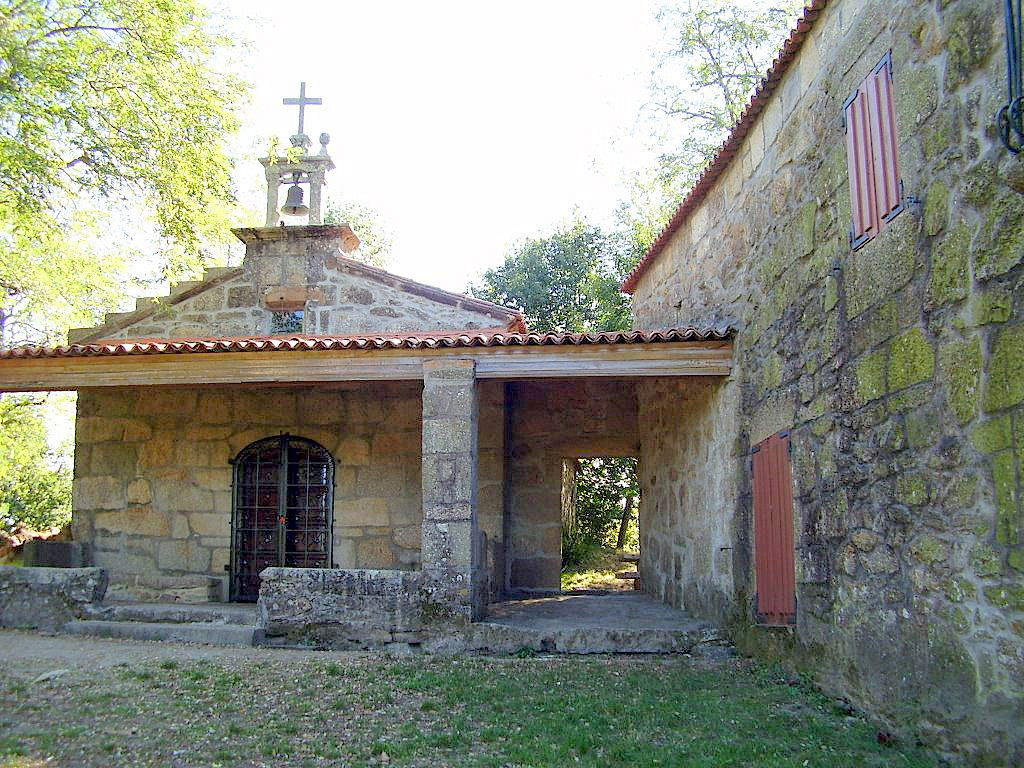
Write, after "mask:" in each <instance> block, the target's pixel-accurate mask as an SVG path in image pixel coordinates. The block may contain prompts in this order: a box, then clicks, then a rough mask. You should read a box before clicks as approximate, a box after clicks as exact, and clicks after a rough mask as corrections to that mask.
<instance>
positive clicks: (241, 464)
mask: <svg viewBox="0 0 1024 768" xmlns="http://www.w3.org/2000/svg"><path fill="white" fill-rule="evenodd" d="M333 496H334V460H333V459H332V458H331V454H330V453H329V452H328V451H327V449H326V448H324V447H323V446H322V445H319V444H318V443H315V442H313V441H312V440H307V439H306V438H302V437H292V436H291V435H280V436H278V437H268V438H266V439H264V440H259V441H257V442H255V443H252V444H251V445H249V446H248V447H246V448H244V449H242V451H241V452H240V453H239V454H238V456H237V457H235V460H234V483H233V493H232V499H233V501H232V514H231V599H232V600H239V601H253V600H255V599H256V598H257V597H258V596H259V590H260V572H261V571H262V570H263V569H264V568H269V567H271V566H278V565H283V566H287V567H290V568H329V567H330V566H331V539H332V536H331V510H332V507H333Z"/></svg>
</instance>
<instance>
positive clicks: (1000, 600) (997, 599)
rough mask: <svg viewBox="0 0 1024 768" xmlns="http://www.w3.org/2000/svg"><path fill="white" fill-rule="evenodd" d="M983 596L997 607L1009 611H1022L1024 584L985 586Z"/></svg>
mask: <svg viewBox="0 0 1024 768" xmlns="http://www.w3.org/2000/svg"><path fill="white" fill-rule="evenodd" d="M985 597H986V598H988V601H989V602H990V603H992V605H995V606H997V607H999V608H1009V609H1010V610H1011V611H1024V584H1004V585H1002V586H998V587H986V589H985Z"/></svg>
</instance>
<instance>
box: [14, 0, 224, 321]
mask: <svg viewBox="0 0 1024 768" xmlns="http://www.w3.org/2000/svg"><path fill="white" fill-rule="evenodd" d="M228 44H229V41H228V40H227V39H226V38H224V37H222V36H220V35H218V34H215V33H214V32H212V31H211V25H210V19H209V17H208V16H207V13H206V10H205V9H204V7H203V6H202V5H201V4H200V2H199V0H8V2H7V3H5V4H4V5H3V7H2V8H0V62H2V63H0V289H2V290H0V318H2V320H0V326H3V327H6V329H8V330H10V326H11V324H12V323H18V322H22V323H23V325H24V327H23V328H22V329H21V331H19V332H18V333H17V334H16V336H29V335H31V334H30V333H29V332H30V331H31V330H32V329H33V326H40V325H49V326H52V327H49V328H45V329H38V330H43V331H45V332H44V333H43V334H42V335H43V336H50V335H51V332H52V330H53V328H56V327H59V325H60V323H59V322H57V321H56V320H55V319H52V318H51V319H50V320H48V321H46V322H41V321H40V320H39V318H38V315H40V314H45V313H46V310H45V308H49V307H51V306H56V307H59V308H61V311H63V309H64V308H65V305H78V306H79V307H81V308H84V309H86V310H88V309H92V308H95V305H96V304H97V303H101V304H104V305H106V306H107V307H109V304H108V300H109V298H110V292H111V290H112V289H113V288H114V287H115V286H117V285H118V284H119V283H120V282H121V279H122V276H121V275H120V272H119V270H117V269H115V267H117V266H118V264H117V263H116V259H110V260H108V259H105V258H104V257H103V255H102V254H95V253H93V254H83V253H80V252H77V251H76V248H77V242H78V241H77V239H76V238H73V237H71V236H69V235H70V233H73V232H74V231H75V230H77V232H78V234H81V232H82V231H83V228H84V227H85V223H84V222H83V221H82V220H81V219H80V215H81V212H82V210H83V206H84V208H85V209H89V208H90V207H91V208H93V209H95V208H96V205H97V203H102V204H105V205H106V206H108V207H116V206H118V205H124V204H125V202H126V201H131V202H134V201H135V200H137V199H141V200H142V201H144V202H145V203H146V204H148V205H149V206H150V207H151V209H152V212H153V218H154V221H155V224H156V229H157V233H158V234H159V235H160V237H161V238H162V244H163V246H164V248H163V253H162V256H163V260H164V264H165V268H164V272H165V276H166V277H169V278H177V277H180V276H182V275H185V274H190V273H195V272H196V271H198V269H199V268H200V267H201V266H202V265H203V261H204V257H203V252H202V246H203V243H204V242H207V241H208V240H209V239H216V238H217V237H221V236H223V233H224V231H225V229H224V227H223V226H222V224H223V223H224V222H225V221H226V216H227V213H228V212H229V211H230V209H231V208H232V206H233V205H234V199H233V195H232V192H231V179H230V165H229V162H228V155H227V141H228V138H229V136H230V134H231V133H232V132H233V131H234V130H235V128H236V126H237V118H236V116H235V112H236V108H237V107H238V106H239V105H240V100H241V98H242V96H243V92H244V88H243V86H242V84H241V83H240V81H239V80H238V79H237V78H235V77H233V76H231V75H229V74H227V73H226V72H225V71H223V70H224V67H223V65H222V63H223V62H224V60H225V52H226V50H227V48H228ZM99 226H100V227H102V226H105V224H104V223H103V222H100V223H99ZM93 231H94V232H95V231H96V230H95V229H94V230H93ZM89 259H93V265H94V266H93V268H89V264H88V261H89ZM54 286H60V290H59V291H55V290H54ZM15 311H17V313H18V315H17V316H15ZM58 314H60V313H58ZM60 330H61V331H62V330H64V329H60ZM39 340H42V339H39Z"/></svg>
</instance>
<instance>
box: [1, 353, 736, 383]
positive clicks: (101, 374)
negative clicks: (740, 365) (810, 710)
mask: <svg viewBox="0 0 1024 768" xmlns="http://www.w3.org/2000/svg"><path fill="white" fill-rule="evenodd" d="M439 357H452V358H459V359H471V360H475V361H476V374H477V378H480V379H538V378H583V377H586V378H593V377H613V378H625V377H631V376H728V375H729V373H730V372H731V370H732V344H731V343H730V342H724V341H702V342H680V343H660V344H606V345H596V344H595V345H580V346H576V345H561V346H547V347H457V348H446V349H394V350H391V349H388V350H327V351H273V352H269V351H268V352H204V353H182V354H155V355H110V356H96V357H47V358H27V359H13V360H0V392H19V391H43V390H77V389H82V388H88V387H136V386H148V385H200V384H283V383H314V382H344V381H393V380H404V381H409V380H417V379H422V378H423V370H422V369H423V361H424V360H429V359H437V358H439Z"/></svg>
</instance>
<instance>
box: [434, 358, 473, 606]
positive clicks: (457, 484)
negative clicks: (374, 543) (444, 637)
mask: <svg viewBox="0 0 1024 768" xmlns="http://www.w3.org/2000/svg"><path fill="white" fill-rule="evenodd" d="M475 369H476V365H475V363H474V362H473V361H472V360H446V359H442V360H430V361H427V362H425V363H424V364H423V458H422V461H423V551H422V557H423V570H424V571H425V572H426V573H428V574H429V575H430V576H431V578H432V579H433V581H434V582H435V584H436V585H437V588H438V590H439V599H443V600H444V601H445V602H447V603H449V605H450V607H451V609H452V611H453V612H454V613H455V614H457V615H459V616H462V617H464V618H466V619H477V618H480V617H481V616H482V615H483V612H484V600H485V594H486V592H485V585H484V584H483V580H484V574H483V570H482V567H481V560H482V558H481V547H480V541H479V539H480V532H479V528H478V524H477V498H476V493H477V492H476V486H477V482H476V476H477V460H478V459H477V410H478V406H477V386H476V370H475ZM442 595H443V597H442ZM453 618H455V616H453Z"/></svg>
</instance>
